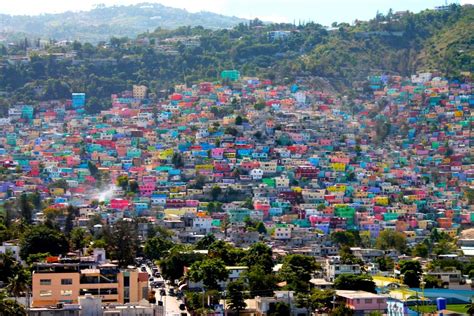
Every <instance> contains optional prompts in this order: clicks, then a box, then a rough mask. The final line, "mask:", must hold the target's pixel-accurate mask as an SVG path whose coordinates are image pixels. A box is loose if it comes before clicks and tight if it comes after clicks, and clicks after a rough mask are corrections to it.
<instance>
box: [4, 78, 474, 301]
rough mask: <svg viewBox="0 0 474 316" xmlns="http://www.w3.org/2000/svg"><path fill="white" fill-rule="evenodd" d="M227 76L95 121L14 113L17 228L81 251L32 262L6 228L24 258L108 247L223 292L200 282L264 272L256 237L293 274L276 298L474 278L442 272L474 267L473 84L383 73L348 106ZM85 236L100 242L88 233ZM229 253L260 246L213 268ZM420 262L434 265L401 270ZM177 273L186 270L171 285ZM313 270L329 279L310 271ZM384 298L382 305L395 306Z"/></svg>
mask: <svg viewBox="0 0 474 316" xmlns="http://www.w3.org/2000/svg"><path fill="white" fill-rule="evenodd" d="M223 75H224V74H223ZM225 76H226V78H225V80H224V81H223V82H214V83H211V82H202V83H200V84H196V85H193V86H191V87H187V86H185V85H177V86H175V87H174V89H172V91H170V94H169V96H168V97H167V98H163V99H156V98H148V97H147V87H145V86H141V85H135V86H133V91H123V92H121V93H117V94H114V95H112V96H111V103H112V107H111V108H110V109H107V110H103V111H101V112H100V113H99V114H97V115H90V114H86V113H85V111H84V104H85V98H86V95H85V94H83V93H74V94H73V95H72V97H71V99H70V100H66V101H44V102H40V103H39V104H37V105H35V106H33V105H24V104H20V105H13V106H11V107H10V109H9V112H8V116H7V117H5V118H2V119H0V124H1V126H2V129H1V130H0V143H1V144H2V146H1V148H0V157H1V159H0V161H1V164H2V167H1V170H0V176H1V183H0V198H1V199H2V203H3V213H4V215H5V216H4V217H5V218H7V219H8V220H6V221H7V222H9V223H10V222H11V223H13V222H14V221H15V217H18V218H22V219H23V220H24V221H25V222H26V223H28V224H32V223H34V224H37V226H39V227H43V228H44V227H45V226H46V228H44V229H51V227H55V228H57V229H59V230H61V231H62V232H64V233H65V234H67V235H68V234H71V232H72V231H74V232H75V235H76V239H75V240H76V242H77V244H74V245H69V246H68V245H64V246H63V245H59V244H60V242H58V247H56V249H54V250H52V251H49V250H50V249H48V247H46V246H45V245H43V246H45V247H42V246H37V247H39V248H34V247H33V248H34V249H32V247H31V245H29V244H28V242H27V241H25V240H28V238H30V239H31V238H33V237H31V236H29V237H28V236H26V237H25V236H19V235H15V233H11V232H8V229H6V228H5V230H4V231H6V232H7V233H5V234H3V235H2V236H3V237H2V239H3V240H4V241H6V240H8V239H9V238H15V237H20V239H21V240H20V246H21V248H22V249H21V250H20V254H21V256H22V257H23V259H24V260H26V259H28V258H30V259H29V260H32V261H35V260H34V258H33V259H31V255H33V254H37V253H38V252H40V253H47V252H49V254H52V255H62V256H64V255H66V253H67V252H68V251H69V250H76V251H78V252H77V253H76V255H80V254H84V249H85V248H84V247H86V248H87V247H89V248H90V249H94V248H96V249H98V248H101V247H103V248H106V249H107V251H108V252H110V253H111V256H112V258H113V259H116V260H118V261H117V262H116V264H118V265H119V266H124V267H126V266H127V265H128V264H134V263H135V257H136V256H138V255H140V254H141V255H144V256H147V257H150V259H162V260H163V263H162V269H163V274H164V275H165V276H169V277H170V278H171V277H173V278H171V279H172V280H173V279H174V277H177V278H180V277H182V276H183V273H184V277H186V276H190V278H189V279H188V283H186V284H187V285H186V286H188V287H189V288H190V289H192V288H199V287H202V286H203V283H204V286H205V287H206V288H212V287H216V288H218V287H219V286H221V287H224V286H228V284H227V283H226V282H224V283H222V282H221V283H219V284H218V283H217V281H218V280H221V281H225V279H226V278H225V277H223V278H221V279H220V278H219V277H218V275H219V274H218V272H215V271H214V270H212V271H214V272H215V273H216V279H215V280H213V282H210V281H209V282H208V283H206V278H205V277H204V276H203V275H205V273H204V272H203V273H201V274H198V273H197V272H196V271H207V270H205V269H206V268H207V267H210V266H211V264H209V265H208V266H206V265H205V263H206V262H210V261H212V260H221V259H222V260H223V262H224V263H225V264H226V265H227V267H226V268H227V271H230V272H228V274H229V273H230V276H232V277H230V281H233V280H236V279H238V278H239V277H240V276H241V273H244V272H245V271H246V269H249V268H250V269H251V270H252V269H254V267H253V266H252V265H253V263H252V262H253V261H252V260H250V259H248V258H249V256H250V254H251V253H252V249H254V250H255V247H257V249H259V248H258V247H263V245H262V244H261V242H263V243H266V244H267V245H268V246H270V248H268V249H270V257H272V256H273V258H274V260H275V261H272V263H277V262H282V264H283V266H281V265H280V266H279V265H276V266H275V267H273V268H272V263H270V271H269V272H267V273H270V274H271V273H273V272H271V271H274V272H275V273H280V272H279V271H280V269H282V271H283V272H281V273H280V274H278V276H279V278H281V280H280V281H282V282H283V283H281V284H279V286H281V287H283V288H284V287H288V288H289V289H291V290H295V291H297V292H298V291H299V292H301V291H302V292H304V291H303V290H302V289H307V288H308V287H309V286H310V285H309V284H310V283H311V284H312V286H316V287H320V288H325V287H326V286H332V284H333V282H334V283H335V285H336V288H338V289H339V290H351V289H353V288H352V287H349V288H344V286H343V287H341V286H340V284H341V282H343V281H341V280H340V279H338V276H340V275H341V274H342V273H350V274H356V275H359V274H363V275H366V274H365V273H367V274H368V277H369V279H368V280H367V282H372V277H371V276H374V280H375V276H380V275H384V276H386V277H387V280H389V279H388V277H397V276H400V273H401V274H402V276H403V275H405V276H404V277H405V279H403V278H402V280H403V281H404V282H405V283H406V284H407V285H410V286H411V287H419V286H420V279H419V277H420V275H421V273H422V271H425V272H426V271H430V274H431V275H437V274H436V273H438V274H439V278H440V280H442V282H441V283H443V282H444V283H447V284H448V286H449V284H451V283H452V282H453V280H454V279H456V281H459V282H461V283H465V282H466V281H467V280H466V277H465V276H463V275H468V274H470V272H473V274H474V267H472V268H473V269H472V271H469V270H468V271H464V269H465V268H467V267H471V266H472V263H471V264H470V265H465V266H464V267H463V266H462V265H461V266H459V265H458V266H456V268H457V269H458V270H455V271H457V272H456V273H454V277H453V279H450V278H449V277H448V279H446V277H445V276H444V275H443V271H444V270H443V268H445V265H443V264H440V263H439V260H440V258H448V259H449V260H454V259H456V260H459V261H456V260H454V261H456V262H463V261H464V262H469V259H470V258H469V257H471V256H473V255H474V248H473V246H474V241H473V239H472V237H469V234H467V233H466V234H465V236H464V237H462V238H459V231H460V230H461V229H464V228H466V227H469V226H470V225H471V222H472V221H473V220H474V209H473V206H472V205H473V201H474V196H473V195H474V190H473V188H472V184H473V181H474V168H473V165H472V163H473V161H472V154H473V152H472V146H471V143H470V142H471V141H472V140H471V139H470V137H471V134H470V132H471V129H472V124H473V123H472V115H471V111H472V107H473V106H474V98H473V96H472V86H471V83H470V82H469V81H468V80H467V79H466V80H465V81H462V82H461V81H447V80H445V79H443V78H441V77H437V76H435V75H432V74H430V73H422V74H419V75H415V76H412V77H411V78H403V77H400V76H387V75H381V76H371V77H369V78H368V79H367V83H366V85H365V87H363V88H360V89H359V91H358V92H359V93H356V94H354V95H349V96H341V95H338V94H331V93H328V92H324V91H319V90H317V89H315V88H313V87H312V86H311V85H310V84H309V83H307V82H305V81H303V80H301V81H297V82H295V83H294V84H290V85H275V84H273V82H272V81H271V80H264V79H258V78H244V79H240V78H239V74H238V72H236V71H228V72H225ZM16 210H18V211H19V212H20V213H21V214H17V213H15V212H16ZM20 215H21V216H20ZM124 222H133V223H134V225H135V226H134V230H133V234H136V236H131V235H132V234H131V232H128V233H129V234H130V236H128V235H127V234H126V233H127V232H126V230H127V228H124V227H122V226H123V225H124ZM43 224H45V225H43ZM11 225H13V224H11ZM15 225H18V223H17V224H15ZM163 228H166V230H164V229H163ZM114 229H115V230H114ZM80 230H83V231H86V232H87V233H84V234H83V235H80V234H79V235H78V231H80ZM114 232H115V234H119V235H120V234H121V235H120V236H128V237H127V238H129V239H130V240H132V239H133V238H138V240H137V243H141V244H142V245H144V248H143V249H141V248H139V247H138V248H133V251H131V252H130V253H124V252H125V251H124V250H128V248H126V247H128V246H130V245H128V244H126V242H125V244H126V245H125V246H124V245H123V244H120V242H118V244H114V247H115V248H111V247H112V246H111V245H112V244H113V240H114ZM77 235H78V236H79V237H77ZM86 235H90V236H89V237H88V238H90V239H87V238H85V236H86ZM81 236H82V237H81ZM157 236H158V237H157ZM58 238H60V237H58ZM127 238H125V239H127ZM82 239H84V240H82ZM99 239H102V241H103V240H105V241H106V244H100V243H97V240H99ZM94 240H95V241H94ZM220 240H223V241H225V242H228V243H230V244H226V243H223V244H221V245H220V246H222V247H224V248H223V249H227V248H226V247H231V248H229V249H228V250H229V253H234V252H235V253H239V252H238V250H236V249H237V248H247V247H251V248H250V249H251V250H248V251H250V252H249V253H250V254H249V253H247V252H246V251H247V250H241V251H243V253H240V254H237V255H235V256H236V258H244V259H242V260H240V259H239V260H238V259H235V258H234V259H232V258H233V257H232V256H231V255H229V254H220V255H219V256H218V257H219V259H215V256H214V257H213V256H212V255H210V254H211V252H212V251H216V243H219V242H222V241H220ZM30 241H31V240H30ZM85 241H87V242H90V244H88V243H86V242H85ZM107 243H108V244H107ZM11 244H12V243H6V246H8V245H11ZM13 244H15V242H13ZM173 244H195V245H196V247H195V248H196V249H198V250H200V251H201V252H202V253H199V251H198V253H194V255H193V256H210V259H205V260H204V261H197V263H196V260H197V259H196V258H197V257H193V258H194V259H193V260H191V259H189V258H191V257H186V256H188V255H191V254H190V253H188V252H189V251H190V250H189V249H187V248H185V247H184V248H183V247H181V248H179V249H180V250H179V251H181V253H186V254H187V255H186V256H184V255H183V256H182V258H179V259H178V258H173V257H172V256H173V255H176V252H174V253H173V252H171V253H172V255H171V257H170V256H168V257H166V256H165V255H164V254H165V253H167V251H168V250H170V248H171V247H172V246H173ZM38 245H39V244H38ZM121 245H122V246H121ZM212 245H214V246H212ZM218 245H219V244H218ZM226 245H227V246H226ZM230 245H232V246H230ZM256 245H257V246H256ZM120 247H124V248H123V249H122V250H120ZM132 247H134V246H132ZM252 247H254V248H252ZM40 248H41V249H40ZM212 249H214V250H212ZM232 249H233V250H232ZM257 253H258V251H257ZM70 255H72V254H70ZM298 255H304V256H302V257H298ZM225 256H227V257H225ZM228 256H231V257H228ZM295 256H296V257H295ZM307 256H309V257H311V258H316V260H315V261H314V262H311V263H308V265H307V266H305V267H307V269H306V268H305V269H304V270H306V272H308V271H309V272H308V273H309V274H308V279H307V280H306V279H305V278H303V281H304V283H303V285H302V283H301V282H296V281H295V280H294V279H292V278H294V276H291V274H290V273H289V270H288V269H289V267H291V266H292V265H294V266H298V265H301V264H302V263H301V262H305V261H304V260H303V259H304V258H309V257H307ZM165 257H166V258H165ZM224 257H225V258H227V259H224ZM164 258H165V259H164ZM186 258H188V259H189V260H188V259H186ZM199 258H200V259H201V260H202V258H201V257H199ZM229 258H230V259H229ZM245 258H247V259H245ZM278 258H280V259H278ZM294 258H298V259H295V260H294V261H295V262H293V261H292V260H293V259H294ZM301 258H303V259H301ZM412 258H418V259H420V260H421V263H422V264H421V265H419V262H420V261H416V262H417V263H418V265H419V266H418V267H416V264H414V265H415V267H411V266H409V265H410V264H411V263H413V262H415V261H406V262H400V260H401V259H412ZM421 258H424V259H421ZM453 258H454V259H453ZM426 259H429V260H428V261H426ZM54 260H59V259H54ZM54 260H53V261H54ZM61 260H63V259H61ZM167 260H168V261H167ZM170 260H171V261H170ZM172 260H178V261H179V260H181V261H180V263H179V264H178V265H177V266H179V265H182V268H184V269H185V270H186V269H187V268H189V266H191V270H190V271H191V272H189V274H186V273H185V271H183V270H181V271H179V272H177V273H176V272H170V269H171V268H170V266H169V265H170V264H171V265H174V264H175V261H172ZM183 260H184V261H183ZM186 260H187V261H186ZM279 260H281V261H279ZM298 260H300V261H298ZM312 260H314V259H312ZM431 260H435V261H434V262H436V265H434V264H432V265H431V266H430V265H429V264H428V263H429V262H430V261H431ZM296 261H298V263H296ZM170 262H173V263H170ZM199 262H201V263H199ZM203 262H204V263H203ZM212 262H214V261H212ZM316 262H319V264H320V268H321V269H320V270H319V272H315V273H311V271H312V270H314V271H316V270H318V269H317V264H316ZM407 262H408V263H407ZM214 263H215V262H214ZM243 263H245V265H244V264H243ZM394 263H395V264H396V265H395V267H394ZM237 264H240V266H239V265H237ZM427 264H428V265H427ZM216 265H217V266H218V264H216ZM407 265H408V266H409V268H405V267H406V266H407ZM212 266H213V267H214V265H212ZM303 266H304V264H303ZM394 268H395V269H394ZM400 269H401V272H400ZM422 269H423V270H422ZM193 271H194V272H193ZM252 271H254V270H252ZM263 271H265V270H263ZM407 271H408V272H410V273H411V272H413V273H414V274H416V276H415V279H416V280H415V281H413V279H412V280H410V279H407V278H406V275H407V273H406V272H407ZM214 272H213V273H214ZM117 273H118V272H117ZM410 273H408V275H410ZM470 277H471V276H470ZM309 279H311V282H309V281H310V280H309ZM428 279H429V277H428ZM292 280H293V281H292ZM390 280H391V279H390ZM395 280H397V279H395ZM199 281H201V282H203V283H199ZM344 282H348V283H347V284H349V283H350V282H351V281H350V280H345V281H344ZM357 282H362V283H363V282H365V281H363V280H362V281H361V280H359V281H357ZM430 282H431V283H430V284H431V285H432V286H435V287H436V286H441V283H440V282H438V281H436V280H435V281H433V280H431V281H430ZM379 283H380V282H379ZM379 283H377V282H376V284H377V286H379V285H380V284H379ZM381 283H383V280H382V281H381ZM389 283H391V284H398V285H400V284H401V283H402V281H390V282H389ZM444 283H443V284H444ZM210 284H212V286H211V285H210ZM232 284H233V283H232ZM359 284H360V283H359ZM232 286H234V287H236V288H237V289H238V288H239V287H238V286H237V285H235V284H233V285H232ZM239 286H240V285H239ZM338 286H339V287H338ZM380 287H384V286H383V285H381V286H380ZM359 289H364V290H368V291H369V292H370V291H373V290H374V287H371V286H370V285H369V286H368V287H363V288H359ZM349 292H350V291H349ZM349 292H347V291H342V292H339V293H338V294H337V295H338V296H339V297H340V298H341V299H348V302H349V301H351V300H354V299H355V298H356V297H357V296H358V295H362V296H364V295H366V294H360V293H359V294H357V293H356V294H354V293H352V292H350V293H349ZM254 293H256V294H258V291H256V292H255V291H254ZM354 295H355V296H354ZM373 295H374V302H376V301H377V302H378V303H383V304H384V306H383V308H382V309H383V310H385V309H386V308H387V302H386V300H385V299H386V298H385V297H384V296H380V297H379V296H377V295H375V294H373ZM257 296H258V295H257ZM295 297H296V296H295ZM369 299H370V300H371V299H372V298H369V297H367V298H366V300H369ZM284 300H286V299H284ZM379 300H382V301H383V302H382V301H379ZM277 301H278V300H277ZM258 302H259V301H258V299H257V303H256V304H257V305H258V304H261V301H260V303H258ZM351 302H352V301H351ZM249 304H250V303H249ZM347 304H349V305H350V304H352V303H347ZM300 305H301V304H300ZM249 306H250V305H249ZM258 306H260V307H261V305H258ZM388 306H390V304H389V305H388ZM260 307H258V308H260ZM359 307H360V306H359ZM359 307H356V309H357V308H359ZM394 308H395V307H394ZM397 308H398V307H397ZM313 309H314V308H313ZM379 309H380V308H379Z"/></svg>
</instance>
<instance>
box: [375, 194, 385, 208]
mask: <svg viewBox="0 0 474 316" xmlns="http://www.w3.org/2000/svg"><path fill="white" fill-rule="evenodd" d="M375 204H377V205H384V206H386V205H388V197H387V196H376V197H375Z"/></svg>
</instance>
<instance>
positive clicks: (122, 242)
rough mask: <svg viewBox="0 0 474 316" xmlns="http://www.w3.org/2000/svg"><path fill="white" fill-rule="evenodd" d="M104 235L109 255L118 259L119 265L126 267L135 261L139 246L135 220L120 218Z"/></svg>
mask: <svg viewBox="0 0 474 316" xmlns="http://www.w3.org/2000/svg"><path fill="white" fill-rule="evenodd" d="M105 236H106V242H107V244H108V248H109V253H110V256H111V258H113V259H115V260H118V262H119V266H121V267H126V266H128V265H130V264H133V263H134V262H135V257H136V253H137V249H138V246H139V244H138V232H137V223H136V222H131V221H126V220H120V221H118V222H117V223H115V225H114V226H113V227H112V229H111V231H110V232H106V233H105Z"/></svg>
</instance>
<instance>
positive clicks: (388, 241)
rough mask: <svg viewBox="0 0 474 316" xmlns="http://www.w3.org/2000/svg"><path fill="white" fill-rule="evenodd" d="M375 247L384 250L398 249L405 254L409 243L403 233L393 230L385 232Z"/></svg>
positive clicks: (381, 233)
mask: <svg viewBox="0 0 474 316" xmlns="http://www.w3.org/2000/svg"><path fill="white" fill-rule="evenodd" d="M375 246H376V247H377V248H378V249H382V250H389V249H396V250H398V251H400V252H401V253H404V252H406V249H407V241H406V237H405V235H403V234H402V233H399V232H397V231H392V230H383V231H382V232H380V234H379V236H378V237H377V240H376V241H375Z"/></svg>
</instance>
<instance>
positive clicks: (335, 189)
mask: <svg viewBox="0 0 474 316" xmlns="http://www.w3.org/2000/svg"><path fill="white" fill-rule="evenodd" d="M327 190H328V191H329V192H346V185H345V184H335V185H333V186H330V187H328V188H327Z"/></svg>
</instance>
